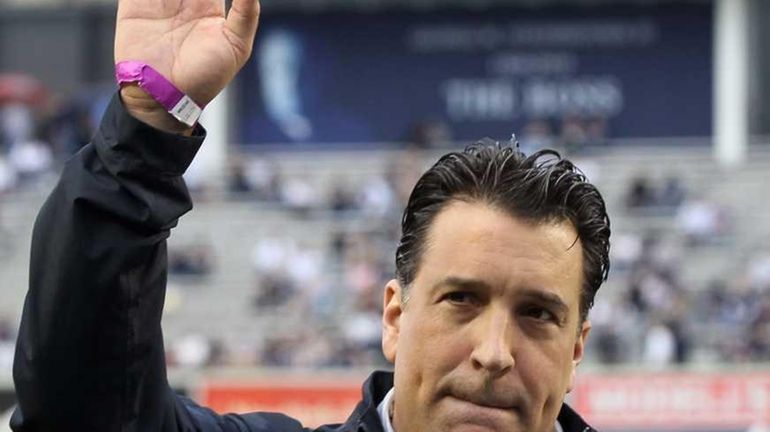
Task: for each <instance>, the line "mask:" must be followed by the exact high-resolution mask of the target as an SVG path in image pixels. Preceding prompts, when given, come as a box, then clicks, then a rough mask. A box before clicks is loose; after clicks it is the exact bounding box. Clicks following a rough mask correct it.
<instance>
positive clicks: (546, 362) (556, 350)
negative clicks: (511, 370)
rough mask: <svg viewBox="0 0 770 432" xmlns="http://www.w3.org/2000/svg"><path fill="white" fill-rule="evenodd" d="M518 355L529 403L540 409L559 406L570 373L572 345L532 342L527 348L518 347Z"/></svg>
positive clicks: (517, 362)
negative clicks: (529, 398) (530, 399)
mask: <svg viewBox="0 0 770 432" xmlns="http://www.w3.org/2000/svg"><path fill="white" fill-rule="evenodd" d="M517 357H518V358H517V359H516V368H517V369H518V375H519V377H520V378H521V380H522V382H523V383H524V385H525V387H526V388H527V392H528V393H529V395H530V397H532V399H533V400H532V402H534V403H535V404H536V405H539V406H540V407H541V408H542V407H543V405H552V404H554V403H558V404H559V405H560V404H561V402H562V400H563V398H564V395H565V394H566V390H567V385H568V383H569V377H570V374H571V372H572V345H569V346H567V344H566V343H556V341H554V343H545V344H543V343H537V341H531V342H530V345H529V347H528V349H523V350H520V352H519V355H518V356H517ZM546 408H547V407H546Z"/></svg>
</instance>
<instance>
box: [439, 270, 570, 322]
mask: <svg viewBox="0 0 770 432" xmlns="http://www.w3.org/2000/svg"><path fill="white" fill-rule="evenodd" d="M443 286H449V287H454V288H460V289H468V290H478V289H481V290H485V291H493V288H492V286H491V285H489V284H488V283H487V282H485V281H483V280H481V279H472V278H464V277H460V276H447V277H445V278H443V279H441V280H440V281H438V282H437V283H436V284H435V285H433V287H432V288H431V292H435V291H436V290H437V289H439V288H441V287H443ZM517 295H519V296H522V297H525V298H528V299H532V300H537V301H539V302H542V303H544V304H546V305H548V306H550V307H552V308H554V309H557V310H558V312H560V313H563V314H566V313H567V312H568V311H569V306H568V305H567V303H565V302H564V300H562V298H561V296H559V295H558V294H555V293H552V292H549V291H545V290H542V289H537V288H523V289H521V290H519V291H518V293H517Z"/></svg>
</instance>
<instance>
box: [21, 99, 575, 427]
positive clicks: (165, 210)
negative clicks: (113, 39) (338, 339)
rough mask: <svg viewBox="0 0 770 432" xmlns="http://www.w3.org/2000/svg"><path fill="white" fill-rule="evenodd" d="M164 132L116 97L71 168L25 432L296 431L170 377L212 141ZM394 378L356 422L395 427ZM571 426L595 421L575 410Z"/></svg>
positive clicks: (37, 276)
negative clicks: (171, 348) (179, 285)
mask: <svg viewBox="0 0 770 432" xmlns="http://www.w3.org/2000/svg"><path fill="white" fill-rule="evenodd" d="M204 136H205V131H204V130H203V129H202V128H201V127H198V128H197V129H196V130H195V133H194V135H193V136H192V137H182V136H178V135H173V134H167V133H163V132H161V131H158V130H155V129H153V128H151V127H149V126H147V125H145V124H143V123H141V122H139V121H137V120H135V119H134V118H133V117H131V116H130V115H128V113H127V112H126V111H125V109H124V108H123V106H122V103H121V101H120V98H119V97H117V96H116V97H115V98H114V99H113V101H112V103H111V104H110V107H109V108H108V109H107V112H106V113H105V115H104V119H103V120H102V124H101V126H100V128H99V130H98V131H97V133H96V135H95V137H94V139H93V142H92V143H91V144H89V145H87V146H86V147H84V148H83V149H82V150H81V151H80V152H79V153H78V154H76V155H75V156H74V157H73V158H72V159H71V160H70V161H69V162H68V163H67V164H66V166H65V168H64V172H63V174H62V176H61V179H60V181H59V183H58V185H57V186H56V188H55V189H54V191H53V192H52V194H51V196H50V197H49V198H48V200H47V201H46V202H45V204H44V205H43V208H42V209H41V211H40V214H39V215H38V218H37V221H36V222H35V229H34V233H33V238H32V257H31V268H30V286H29V292H28V293H27V298H26V301H25V304H24V313H23V317H22V322H21V328H20V331H19V337H18V342H17V346H16V357H15V360H14V367H13V375H14V382H15V385H16V395H17V397H18V401H19V407H18V409H17V410H16V412H15V413H14V415H13V417H12V420H11V427H12V429H13V430H14V431H17V432H33V431H34V432H39V431H79V432H80V431H98V432H112V431H114V432H155V431H157V432H177V431H209V432H236V431H237V432H247V431H249V432H267V431H270V432H294V431H308V430H309V429H306V428H303V427H302V425H300V423H299V422H298V421H296V420H294V419H292V418H289V417H287V416H285V415H282V414H271V413H252V414H244V415H235V414H231V415H224V416H220V415H217V414H216V413H214V412H213V411H211V410H209V409H207V408H204V407H200V406H198V405H197V404H195V403H194V402H192V401H191V400H189V399H187V398H184V397H180V396H178V395H176V394H175V393H174V392H173V391H172V390H171V388H170V387H169V385H168V382H167V380H166V368H165V358H164V350H163V337H162V334H161V327H160V319H161V311H162V308H163V300H164V295H165V290H166V268H167V260H166V239H167V238H168V236H169V231H170V230H171V228H173V227H174V226H175V225H176V223H177V220H178V218H179V217H180V216H182V215H183V214H184V213H185V212H187V211H189V210H190V209H191V208H192V203H191V200H190V196H189V194H188V192H187V189H186V187H185V184H184V181H183V180H182V173H183V172H184V171H185V169H186V168H187V166H188V165H189V164H190V162H191V161H192V159H193V157H194V156H195V153H196V152H197V150H198V148H199V146H200V145H201V143H202V142H203V138H204ZM392 380H393V378H392V375H391V374H389V373H386V372H375V373H374V374H372V376H371V377H370V378H369V379H368V380H367V382H366V384H365V385H364V390H363V400H362V401H361V402H360V403H359V404H358V406H357V408H356V409H355V411H354V412H353V414H351V416H350V418H349V419H348V420H347V421H346V422H345V423H344V424H342V425H327V426H323V427H321V428H319V429H317V431H319V432H320V431H325V432H326V431H366V432H375V431H376V432H381V431H382V425H381V424H380V419H379V417H378V415H377V405H378V403H379V401H381V400H382V398H383V397H384V396H385V393H387V391H388V390H389V389H390V388H391V387H392V385H393V382H392ZM560 420H561V423H562V425H563V426H564V427H565V430H566V431H579V432H584V431H586V430H590V429H589V428H588V426H586V425H585V423H583V421H582V420H581V419H580V417H578V416H577V415H576V414H574V412H572V411H571V410H570V409H569V408H568V407H567V406H566V405H564V407H563V409H562V412H561V414H560Z"/></svg>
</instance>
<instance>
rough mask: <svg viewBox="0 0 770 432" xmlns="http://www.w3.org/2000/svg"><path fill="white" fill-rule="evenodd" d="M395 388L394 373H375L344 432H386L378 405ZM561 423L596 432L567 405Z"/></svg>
mask: <svg viewBox="0 0 770 432" xmlns="http://www.w3.org/2000/svg"><path fill="white" fill-rule="evenodd" d="M392 387H393V373H392V372H384V371H375V372H373V373H372V374H371V375H369V378H367V379H366V381H365V382H364V385H363V388H362V393H363V399H362V400H361V402H359V403H358V406H356V409H355V410H354V411H353V413H352V414H351V415H350V417H349V418H348V420H347V421H346V422H345V424H344V425H343V428H342V430H344V431H356V432H384V430H383V428H382V422H381V421H380V416H379V414H377V405H378V404H379V403H380V401H382V399H383V398H384V397H385V395H386V394H387V393H388V391H389V390H390V389H391V388H392ZM558 419H559V423H560V424H561V425H562V427H563V428H564V432H596V431H595V429H593V428H592V427H591V426H588V424H587V423H586V422H585V421H584V420H583V419H582V418H581V417H580V416H579V415H578V414H577V413H576V412H575V411H574V410H572V408H570V407H569V406H568V405H567V404H562V406H561V411H559V417H558Z"/></svg>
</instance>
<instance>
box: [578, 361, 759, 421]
mask: <svg viewBox="0 0 770 432" xmlns="http://www.w3.org/2000/svg"><path fill="white" fill-rule="evenodd" d="M573 393H574V394H573V395H572V397H571V404H572V405H573V406H574V408H575V409H576V410H577V411H578V412H579V413H580V414H581V415H582V416H583V417H584V418H586V420H588V422H589V423H591V424H592V425H594V426H595V427H597V428H599V429H602V428H607V429H622V428H655V427H667V428H671V427H679V428H681V427H687V428H699V427H700V428H719V427H736V428H748V427H754V428H757V429H756V430H765V429H763V428H767V427H768V426H770V373H745V374H744V373H730V374H727V373H722V374H710V373H704V374H696V373H657V374H656V373H627V374H602V375H600V374H596V375H584V376H582V377H581V378H580V379H579V381H578V383H577V387H576V388H575V391H574V392H573Z"/></svg>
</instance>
